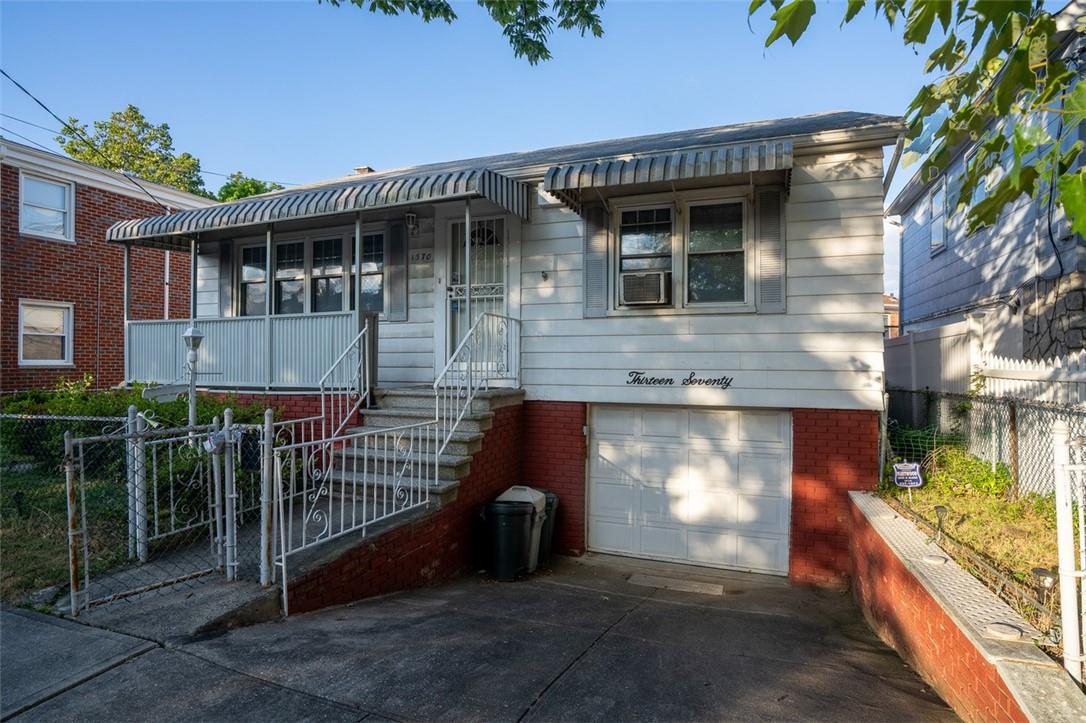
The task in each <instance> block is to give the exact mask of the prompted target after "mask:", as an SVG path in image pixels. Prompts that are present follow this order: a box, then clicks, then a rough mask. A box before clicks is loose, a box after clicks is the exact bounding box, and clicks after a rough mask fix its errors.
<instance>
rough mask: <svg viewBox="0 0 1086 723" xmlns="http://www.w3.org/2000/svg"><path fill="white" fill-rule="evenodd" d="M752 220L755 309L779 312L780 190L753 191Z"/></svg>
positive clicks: (781, 275)
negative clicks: (754, 202)
mask: <svg viewBox="0 0 1086 723" xmlns="http://www.w3.org/2000/svg"><path fill="white" fill-rule="evenodd" d="M755 197H756V199H757V201H756V205H755V219H756V231H755V232H756V234H757V242H758V243H757V247H756V248H757V252H756V253H757V254H758V258H757V261H758V264H757V266H758V311H759V312H764V313H781V312H783V311H784V310H785V303H784V299H785V296H784V292H785V290H784V274H785V269H784V254H785V252H784V222H783V218H782V213H781V212H782V208H781V207H782V198H781V192H780V191H779V190H777V189H770V190H760V191H758V192H757V194H756V196H755Z"/></svg>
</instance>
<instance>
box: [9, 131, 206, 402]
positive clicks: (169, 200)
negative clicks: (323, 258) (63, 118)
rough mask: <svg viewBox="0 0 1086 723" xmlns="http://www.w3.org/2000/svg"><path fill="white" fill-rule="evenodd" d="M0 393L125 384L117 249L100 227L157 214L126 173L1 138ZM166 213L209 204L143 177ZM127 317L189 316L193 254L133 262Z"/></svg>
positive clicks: (147, 254) (158, 253) (150, 252)
mask: <svg viewBox="0 0 1086 723" xmlns="http://www.w3.org/2000/svg"><path fill="white" fill-rule="evenodd" d="M0 171H2V173H0V194H2V211H0V217H2V218H0V227H2V228H0V286H2V293H0V392H11V391H18V390H23V389H32V388H43V387H52V386H53V385H55V384H56V383H57V381H58V379H60V378H66V379H71V378H81V377H82V376H83V375H85V374H89V375H91V376H92V377H94V383H95V386H97V387H107V386H113V385H116V384H118V383H120V382H121V381H123V380H124V320H123V310H122V303H123V302H122V294H123V292H124V289H123V280H124V269H123V256H124V255H123V252H122V249H121V248H120V247H119V246H117V245H116V244H110V243H106V240H105V239H106V230H107V229H108V228H109V227H110V226H111V225H112V224H113V223H115V222H116V221H118V220H120V219H124V218H130V217H131V216H133V215H146V214H153V213H162V206H159V205H158V204H156V203H154V202H153V201H152V200H151V199H150V198H149V197H148V196H147V194H145V193H144V192H143V191H141V190H140V189H139V188H138V187H136V185H135V184H133V183H132V181H131V180H129V179H128V178H126V177H125V176H123V175H121V174H119V173H114V172H112V171H107V170H104V169H101V168H95V167H93V166H90V165H87V164H85V163H80V162H77V161H74V160H72V159H70V158H66V157H64V156H60V155H57V154H53V153H49V152H46V151H42V150H38V149H36V148H31V147H30V146H26V145H22V144H19V143H13V142H11V141H9V140H7V139H3V138H0ZM141 185H143V186H144V187H145V188H146V189H147V190H148V191H149V192H150V193H151V194H152V195H154V196H155V197H156V198H157V199H158V200H159V201H160V202H161V203H162V205H163V206H167V207H169V208H170V209H171V210H182V209H192V208H199V207H201V206H206V205H209V204H210V203H211V201H210V200H209V199H206V198H202V197H200V196H195V195H192V194H189V193H185V192H183V191H178V190H177V189H174V188H168V187H166V186H161V185H158V184H154V183H148V182H146V181H141ZM132 263H133V268H132V298H131V308H132V315H133V318H138V319H161V318H163V317H164V316H165V317H168V318H187V317H188V315H189V275H190V272H189V255H188V254H187V253H183V252H177V251H174V252H168V251H162V250H158V249H153V248H140V249H137V250H135V252H134V253H133V257H132Z"/></svg>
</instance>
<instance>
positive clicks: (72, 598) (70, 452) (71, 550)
mask: <svg viewBox="0 0 1086 723" xmlns="http://www.w3.org/2000/svg"><path fill="white" fill-rule="evenodd" d="M64 487H65V491H66V492H67V496H68V583H69V591H68V600H69V604H70V605H71V608H72V615H73V616H76V615H79V609H80V607H81V601H80V597H82V596H81V591H82V586H81V583H82V581H83V576H82V574H81V570H80V568H81V567H82V564H81V563H82V557H81V555H80V553H81V552H82V549H83V543H82V540H81V539H80V538H81V537H82V536H83V535H84V534H85V532H86V531H85V530H83V529H81V525H80V524H79V521H80V519H81V517H82V516H81V515H80V514H79V498H78V495H77V494H76V486H75V446H74V444H73V443H72V433H71V432H70V431H67V432H65V433H64Z"/></svg>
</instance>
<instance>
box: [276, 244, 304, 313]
mask: <svg viewBox="0 0 1086 723" xmlns="http://www.w3.org/2000/svg"><path fill="white" fill-rule="evenodd" d="M275 313H276V314H303V313H305V242H304V241H294V242H291V243H282V244H279V245H278V246H276V247H275Z"/></svg>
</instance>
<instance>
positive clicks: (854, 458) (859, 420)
mask: <svg viewBox="0 0 1086 723" xmlns="http://www.w3.org/2000/svg"><path fill="white" fill-rule="evenodd" d="M792 440H793V441H792V541H791V550H790V555H789V566H788V567H789V570H788V578H789V580H791V581H792V582H793V583H799V584H814V585H843V584H844V583H845V581H846V580H847V579H848V575H849V556H848V555H849V553H848V540H849V501H848V492H849V491H850V490H873V489H875V487H876V486H877V485H878V478H879V470H878V467H879V453H878V450H879V415H878V412H862V411H845V410H837V409H794V410H792Z"/></svg>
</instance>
